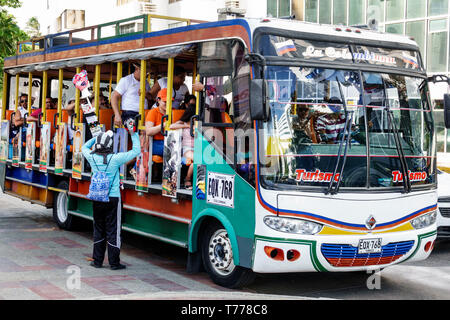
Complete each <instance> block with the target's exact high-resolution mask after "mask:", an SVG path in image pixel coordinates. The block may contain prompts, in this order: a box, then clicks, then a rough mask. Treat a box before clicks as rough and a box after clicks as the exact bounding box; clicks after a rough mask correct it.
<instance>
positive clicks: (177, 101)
mask: <svg viewBox="0 0 450 320" xmlns="http://www.w3.org/2000/svg"><path fill="white" fill-rule="evenodd" d="M185 79H186V70H184V68H183V67H179V66H177V67H175V68H174V71H173V91H174V92H173V99H174V100H173V103H172V109H180V107H181V106H182V104H183V101H184V97H185V96H186V94H189V88H188V87H187V85H186V84H185V83H184V80H185ZM166 88H167V78H161V79H159V80H158V81H156V83H155V84H154V85H153V87H152V89H151V90H150V95H151V96H152V98H155V97H157V96H158V93H159V92H160V91H161V90H162V89H166Z"/></svg>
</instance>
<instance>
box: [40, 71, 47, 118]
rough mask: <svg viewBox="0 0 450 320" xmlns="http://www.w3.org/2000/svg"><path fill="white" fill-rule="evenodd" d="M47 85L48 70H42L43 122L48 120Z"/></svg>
mask: <svg viewBox="0 0 450 320" xmlns="http://www.w3.org/2000/svg"><path fill="white" fill-rule="evenodd" d="M47 86H48V72H47V70H45V71H43V72H42V101H41V102H42V108H41V109H42V111H41V112H42V122H46V121H47Z"/></svg>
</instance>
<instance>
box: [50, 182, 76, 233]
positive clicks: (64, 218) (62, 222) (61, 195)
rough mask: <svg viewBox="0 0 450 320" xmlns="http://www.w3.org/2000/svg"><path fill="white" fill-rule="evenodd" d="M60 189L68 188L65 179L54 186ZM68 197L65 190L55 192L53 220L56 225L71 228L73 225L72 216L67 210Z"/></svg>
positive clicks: (65, 228) (66, 228)
mask: <svg viewBox="0 0 450 320" xmlns="http://www.w3.org/2000/svg"><path fill="white" fill-rule="evenodd" d="M56 188H58V189H61V190H69V184H68V183H67V181H61V182H60V183H59V184H58V186H57V187H56ZM68 202H69V197H68V195H67V192H55V193H54V197H53V220H55V222H56V224H57V225H58V227H60V228H61V229H64V230H71V229H72V227H73V216H72V215H70V214H69V211H68Z"/></svg>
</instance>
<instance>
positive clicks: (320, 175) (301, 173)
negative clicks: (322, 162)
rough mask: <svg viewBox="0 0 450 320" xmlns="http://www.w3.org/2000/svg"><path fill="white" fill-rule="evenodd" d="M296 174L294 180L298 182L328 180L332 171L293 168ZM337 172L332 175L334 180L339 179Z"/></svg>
mask: <svg viewBox="0 0 450 320" xmlns="http://www.w3.org/2000/svg"><path fill="white" fill-rule="evenodd" d="M295 173H296V174H297V176H296V178H295V180H296V181H298V182H301V181H303V182H330V181H331V179H332V178H333V173H331V172H321V171H320V170H319V169H317V170H316V171H313V172H307V171H306V170H305V169H297V170H295ZM339 176H340V174H339V173H336V175H335V176H334V181H336V182H337V181H338V180H339Z"/></svg>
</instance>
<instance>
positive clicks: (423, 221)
mask: <svg viewBox="0 0 450 320" xmlns="http://www.w3.org/2000/svg"><path fill="white" fill-rule="evenodd" d="M436 214H437V213H436V210H433V211H431V212H428V213H427V214H424V215H421V216H420V217H417V218H415V219H413V220H411V225H412V226H413V227H414V229H422V228H425V227H428V226H430V225H432V224H433V223H435V222H436Z"/></svg>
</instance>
